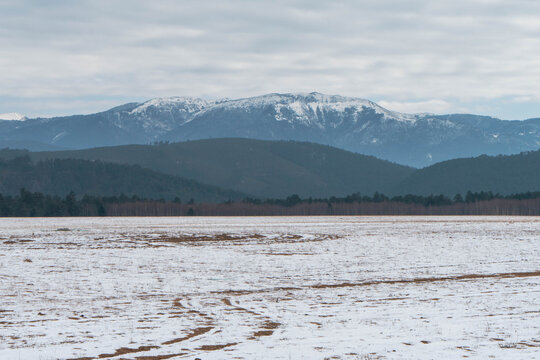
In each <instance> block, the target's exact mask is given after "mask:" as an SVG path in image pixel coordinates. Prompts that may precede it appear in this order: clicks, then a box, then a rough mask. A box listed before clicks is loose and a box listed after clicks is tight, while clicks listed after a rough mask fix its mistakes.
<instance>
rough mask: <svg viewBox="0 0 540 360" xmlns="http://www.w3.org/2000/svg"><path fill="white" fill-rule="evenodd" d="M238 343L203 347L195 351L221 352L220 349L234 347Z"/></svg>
mask: <svg viewBox="0 0 540 360" xmlns="http://www.w3.org/2000/svg"><path fill="white" fill-rule="evenodd" d="M237 344H238V343H229V344H223V345H203V346H201V347H198V348H197V349H195V350H201V351H216V350H221V349H225V348H226V347H229V346H234V345H237Z"/></svg>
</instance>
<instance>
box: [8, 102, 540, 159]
mask: <svg viewBox="0 0 540 360" xmlns="http://www.w3.org/2000/svg"><path fill="white" fill-rule="evenodd" d="M225 137H228V138H238V137H241V138H251V139H260V140H295V141H307V142H314V143H319V144H324V145H331V146H334V147H338V148H341V149H344V150H348V151H353V152H356V153H360V154H366V155H372V156H376V157H378V158H381V159H385V160H390V161H393V162H397V163H401V164H405V165H409V166H414V167H425V166H429V165H431V164H433V163H437V162H440V161H444V160H449V159H454V158H461V157H471V156H478V155H481V154H487V155H498V154H512V153H519V152H522V151H530V150H536V149H538V148H540V118H532V119H527V120H523V121H519V120H500V119H496V118H493V117H489V116H481V115H473V114H446V115H434V114H428V113H419V114H404V113H400V112H395V111H391V110H388V109H385V108H384V107H381V106H379V105H378V104H376V103H374V102H372V101H370V100H367V99H362V98H354V97H345V96H340V95H325V94H321V93H317V92H312V93H286V94H280V93H272V94H266V95H260V96H255V97H248V98H241V99H218V100H205V99H201V98H196V97H168V98H155V99H151V100H148V101H146V102H143V103H128V104H124V105H120V106H117V107H114V108H112V109H109V110H106V111H103V112H99V113H95V114H89V115H72V116H66V117H56V118H47V119H46V118H37V119H26V120H25V121H16V120H15V121H13V120H12V121H0V147H6V146H10V145H12V144H20V146H23V147H24V146H25V145H26V147H27V148H29V149H30V150H34V149H35V150H40V149H45V148H47V147H51V146H52V147H58V148H67V149H83V148H92V147H100V146H116V145H126V144H150V143H154V142H159V141H171V142H178V141H186V140H198V139H208V138H225Z"/></svg>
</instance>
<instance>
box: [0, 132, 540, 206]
mask: <svg viewBox="0 0 540 360" xmlns="http://www.w3.org/2000/svg"><path fill="white" fill-rule="evenodd" d="M20 156H28V157H30V158H31V159H32V161H33V162H34V163H35V165H32V166H34V167H33V169H34V170H33V171H37V172H38V173H40V174H41V173H43V172H44V171H46V170H47V171H49V173H48V175H47V176H45V177H43V175H37V174H34V175H32V174H31V173H30V170H28V171H27V173H26V174H25V175H24V176H23V175H21V174H17V175H12V178H13V179H16V180H13V184H12V185H10V186H11V187H9V189H8V190H9V191H11V192H16V191H18V190H19V189H20V188H21V187H22V186H23V185H24V186H25V187H27V188H28V189H30V190H32V191H40V192H44V193H52V194H65V193H67V192H69V191H70V190H73V191H76V192H77V193H80V194H84V193H88V194H96V195H98V194H99V195H118V194H120V193H122V192H124V193H134V194H135V193H136V194H137V195H139V196H144V197H152V198H162V197H163V198H171V197H175V196H179V197H180V198H182V199H185V198H191V197H193V198H196V199H208V200H212V199H214V200H216V201H219V200H227V199H228V198H238V193H243V194H248V195H249V196H251V197H255V198H263V199H264V198H285V197H287V196H290V195H292V194H297V195H299V196H300V197H302V198H309V197H313V198H329V197H332V196H336V197H340V196H346V195H348V194H352V193H361V194H364V195H372V194H374V193H375V192H379V193H383V194H386V195H388V196H394V195H405V194H415V195H430V194H436V195H438V194H444V195H447V196H454V195H455V194H458V193H460V194H462V195H465V194H466V193H467V191H473V192H482V191H484V192H487V191H491V192H493V193H494V194H497V193H499V194H501V195H509V194H515V193H523V192H529V191H532V192H535V191H540V151H534V152H527V153H521V154H518V155H505V156H480V157H476V158H468V159H456V160H449V161H445V162H442V163H438V164H435V165H432V166H429V167H427V168H424V169H420V170H417V169H413V168H409V167H406V166H401V165H398V164H394V163H390V162H388V161H383V160H379V159H376V158H374V157H371V156H364V155H359V154H355V153H351V152H347V151H344V150H340V149H336V148H332V147H329V146H325V145H318V144H312V143H303V142H291V141H263V140H248V139H209V140H197V141H188V142H183V143H172V144H168V143H165V144H158V145H125V146H116V147H104V148H95V149H87V150H73V151H58V152H36V153H32V152H27V151H22V150H21V151H17V150H0V158H5V159H10V158H11V159H13V158H16V157H20ZM70 158H74V159H80V160H91V161H98V163H90V164H92V165H89V163H83V162H75V161H72V162H65V163H60V162H58V163H57V164H62V166H63V167H62V166H60V165H56V166H55V167H54V171H56V172H57V173H58V174H57V175H53V169H52V168H47V166H49V165H50V164H51V162H50V161H49V162H47V161H46V162H44V163H42V164H40V163H39V161H42V160H51V159H70ZM99 162H110V163H114V164H117V166H120V165H122V167H114V166H113V164H104V163H99ZM47 164H49V165H47ZM81 164H84V165H81ZM126 165H138V166H140V168H136V167H130V166H126ZM29 166H30V165H29ZM97 169H99V171H101V172H99V171H98V170H97ZM60 173H61V175H60ZM6 174H9V172H4V173H1V174H0V176H2V177H1V178H0V192H2V191H5V190H2V187H3V188H6V186H7V185H6V184H10V183H9V181H11V180H9V177H6V176H7V175H6ZM98 174H99V175H98ZM53 176H56V177H57V178H56V179H57V180H55V181H54V183H55V184H52V183H51V184H48V183H47V181H49V180H46V179H52V178H53ZM178 177H181V179H179V178H178ZM19 179H22V180H20V181H19ZM186 179H193V180H192V181H191V182H190V181H188V180H186ZM201 183H202V184H210V185H212V186H214V187H208V186H206V185H202V184H201ZM46 184H47V185H46ZM189 184H191V185H189ZM45 185H46V186H47V187H43V186H45ZM216 187H219V188H221V189H233V191H236V193H232V192H227V191H224V190H219V189H217V188H216Z"/></svg>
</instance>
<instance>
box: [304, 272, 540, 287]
mask: <svg viewBox="0 0 540 360" xmlns="http://www.w3.org/2000/svg"><path fill="white" fill-rule="evenodd" d="M535 276H540V270H537V271H530V272H512V273H499V274H467V275H457V276H444V277H430V278H416V279H403V280H375V281H366V282H361V283H341V284H319V285H311V286H309V287H311V288H313V289H326V288H341V287H356V286H371V285H379V284H410V283H429V282H438V281H460V280H475V279H492V278H499V279H506V278H522V277H535Z"/></svg>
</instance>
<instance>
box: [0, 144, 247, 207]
mask: <svg viewBox="0 0 540 360" xmlns="http://www.w3.org/2000/svg"><path fill="white" fill-rule="evenodd" d="M12 155H20V154H17V153H12ZM21 188H25V189H27V190H29V191H33V192H41V193H45V194H50V195H66V194H68V193H69V192H71V191H73V192H74V193H76V194H78V195H82V194H88V195H100V196H118V195H120V194H125V195H127V196H132V195H137V196H139V197H143V198H150V199H165V200H173V199H175V198H178V199H180V200H181V201H184V202H188V201H189V200H190V199H193V200H195V201H197V202H223V201H227V200H239V199H242V198H244V197H245V196H246V195H245V194H241V193H239V192H235V191H230V190H223V189H220V188H217V187H214V186H210V185H205V184H201V183H199V182H197V181H194V180H189V179H184V178H180V177H176V176H172V175H164V174H160V173H157V172H155V171H152V170H148V169H143V168H141V167H139V166H136V165H119V164H111V163H104V162H101V161H88V160H73V159H51V160H44V161H37V162H35V163H33V162H32V161H31V160H30V158H29V157H28V156H23V157H16V158H13V159H9V160H4V159H0V194H3V195H10V194H17V193H19V191H20V189H21Z"/></svg>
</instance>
